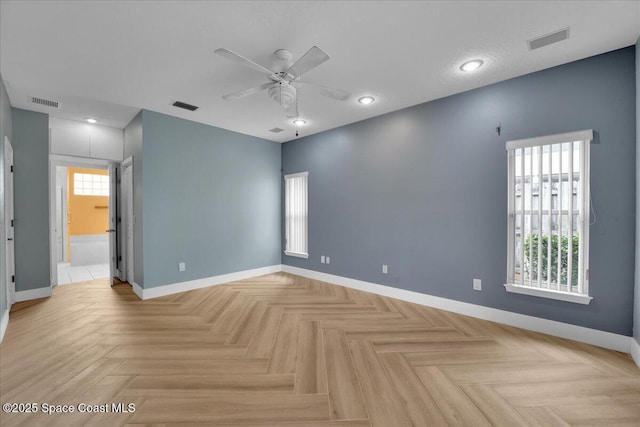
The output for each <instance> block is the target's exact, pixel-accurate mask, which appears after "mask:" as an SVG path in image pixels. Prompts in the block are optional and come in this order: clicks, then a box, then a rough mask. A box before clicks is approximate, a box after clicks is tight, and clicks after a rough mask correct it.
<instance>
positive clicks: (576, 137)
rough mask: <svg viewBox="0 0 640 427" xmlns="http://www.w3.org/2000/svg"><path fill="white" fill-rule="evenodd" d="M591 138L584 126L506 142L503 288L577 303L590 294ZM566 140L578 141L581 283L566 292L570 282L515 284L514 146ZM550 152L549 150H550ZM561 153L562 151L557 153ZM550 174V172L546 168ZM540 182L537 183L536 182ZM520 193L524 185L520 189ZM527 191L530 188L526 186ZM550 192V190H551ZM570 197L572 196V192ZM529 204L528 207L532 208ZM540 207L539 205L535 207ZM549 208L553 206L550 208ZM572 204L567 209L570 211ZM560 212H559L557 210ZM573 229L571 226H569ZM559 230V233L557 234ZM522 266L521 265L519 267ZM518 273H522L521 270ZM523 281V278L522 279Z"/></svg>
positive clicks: (583, 301)
mask: <svg viewBox="0 0 640 427" xmlns="http://www.w3.org/2000/svg"><path fill="white" fill-rule="evenodd" d="M592 140H593V130H591V129H586V130H581V131H576V132H567V133H561V134H555V135H546V136H541V137H535V138H526V139H519V140H513V141H507V142H506V146H505V148H506V151H507V174H508V182H507V280H506V283H505V284H504V287H505V290H506V291H507V292H511V293H517V294H524V295H530V296H536V297H542V298H549V299H554V300H559V301H566V302H572V303H577V304H584V305H588V304H589V303H590V302H591V300H592V299H593V297H591V296H590V295H589V226H590V208H591V192H590V187H591V182H590V181H591V168H590V163H591V141H592ZM568 142H578V143H579V144H580V157H579V161H580V181H579V188H580V187H581V189H582V199H581V200H579V202H578V209H579V222H578V227H577V228H578V231H577V233H578V235H579V236H580V237H579V255H578V260H579V267H578V270H579V271H578V275H579V289H580V285H581V289H582V292H581V293H580V292H579V291H578V292H570V289H571V284H567V289H568V291H562V290H559V288H560V286H558V290H556V289H549V288H542V287H533V286H529V285H523V284H517V283H516V280H515V278H514V276H515V261H516V254H515V243H516V241H515V239H516V215H517V212H516V207H515V199H516V197H515V190H516V182H515V181H516V179H515V173H516V172H515V170H516V169H515V157H516V155H515V150H516V149H523V155H524V149H525V148H530V147H534V148H537V147H543V146H545V145H552V144H560V143H568ZM550 155H551V154H550ZM561 156H562V155H561ZM521 173H522V176H523V177H524V176H525V175H524V173H525V172H524V170H523V171H521ZM550 175H552V172H550ZM570 182H571V183H570V191H571V192H572V193H573V180H571V181H570ZM559 184H560V185H559V186H558V191H561V189H562V187H561V185H562V171H561V172H560V181H559ZM540 185H541V184H540ZM520 191H521V192H522V194H523V195H524V188H521V190H520ZM530 191H531V190H530ZM549 191H550V192H552V191H553V185H552V183H550V186H549ZM539 193H540V194H542V190H541V189H540V190H539ZM551 194H553V193H551ZM572 197H573V196H572ZM521 203H522V204H523V206H524V203H525V200H524V196H522V199H521ZM538 203H539V204H540V205H541V203H542V200H539V201H538ZM532 208H533V206H531V207H530V209H532ZM539 209H541V208H539ZM550 209H551V211H553V210H554V209H553V208H551V207H550ZM572 209H573V208H571V209H570V211H572ZM557 210H558V211H559V212H562V211H563V209H562V206H558V209H557ZM561 215H563V214H561ZM558 223H559V224H560V226H561V225H562V218H559V221H558ZM540 230H541V231H540V233H542V229H540ZM571 232H572V233H573V230H571ZM561 233H562V232H561V231H560V232H559V235H561ZM521 234H522V241H523V244H524V230H521ZM549 235H552V233H551V230H549ZM521 268H523V267H521ZM521 274H523V273H522V272H521ZM522 283H524V279H523V281H522Z"/></svg>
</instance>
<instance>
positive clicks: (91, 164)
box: [49, 154, 120, 287]
mask: <svg viewBox="0 0 640 427" xmlns="http://www.w3.org/2000/svg"><path fill="white" fill-rule="evenodd" d="M110 164H115V165H119V164H120V162H118V161H115V160H102V159H91V158H87V157H76V156H63V155H59V154H49V263H50V270H51V275H50V278H49V280H50V282H51V287H54V286H57V285H58V258H57V257H56V252H57V247H56V246H57V245H56V167H58V166H66V167H77V168H92V169H105V170H107V169H108V168H109V165H110ZM112 191H114V189H113V188H111V186H110V187H109V193H111V192H112ZM109 215H112V213H111V212H109ZM112 250H113V249H112V248H111V244H109V254H111V253H112ZM111 280H113V278H111Z"/></svg>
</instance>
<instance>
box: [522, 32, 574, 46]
mask: <svg viewBox="0 0 640 427" xmlns="http://www.w3.org/2000/svg"><path fill="white" fill-rule="evenodd" d="M568 38H569V27H567V28H564V29H562V30H559V31H554V32H553V33H551V34H547V35H544V36H541V37H538V38H535V39H532V40H529V41H528V42H527V43H528V44H529V50H534V49H540V48H541V47H545V46H549V45H550V44H554V43H558V42H561V41H562V40H566V39H568Z"/></svg>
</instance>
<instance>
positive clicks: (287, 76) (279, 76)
mask: <svg viewBox="0 0 640 427" xmlns="http://www.w3.org/2000/svg"><path fill="white" fill-rule="evenodd" d="M215 52H216V53H217V54H218V55H220V56H223V57H225V58H227V59H230V60H232V61H235V62H238V63H240V64H243V65H244V66H247V67H249V68H251V69H253V70H255V71H258V72H260V73H262V74H264V75H266V76H267V78H268V79H269V82H267V83H264V84H261V85H260V86H255V87H252V88H248V89H243V90H240V91H237V92H233V93H229V94H227V95H224V96H223V97H222V98H224V99H226V100H234V99H240V98H244V97H245V96H249V95H253V94H254V93H257V92H261V91H263V90H268V94H269V97H270V98H271V99H273V100H274V101H275V102H277V103H278V104H280V105H281V106H282V107H283V108H284V110H285V111H286V112H287V117H289V118H296V117H299V116H300V114H299V112H298V89H299V88H300V86H301V85H310V86H315V87H317V88H319V89H320V93H321V94H322V95H324V96H327V97H329V98H333V99H337V100H339V101H346V100H348V99H349V98H350V97H351V94H350V93H349V92H347V91H344V90H340V89H334V88H330V87H326V86H321V85H318V84H315V83H311V82H307V81H303V80H301V79H300V78H301V77H302V75H303V74H304V73H306V72H307V71H309V70H312V69H314V68H316V67H317V66H318V65H320V64H322V63H323V62H325V61H327V60H328V59H329V55H327V54H326V53H325V52H324V51H323V50H322V49H320V48H319V47H318V46H313V47H312V48H311V49H309V50H308V51H307V53H305V54H304V55H302V57H300V58H299V59H298V60H297V61H296V62H295V63H293V65H290V64H291V62H292V59H293V55H292V53H291V51H289V50H287V49H278V50H276V51H275V53H274V55H275V57H276V58H278V59H279V60H280V61H281V62H282V65H283V66H282V67H281V68H282V69H281V70H276V71H273V70H270V69H268V68H267V67H263V66H262V65H260V64H257V63H255V62H253V61H251V60H250V59H247V58H245V57H244V56H242V55H238V54H237V53H235V52H232V51H230V50H228V49H224V48H220V49H216V51H215ZM280 61H278V62H280Z"/></svg>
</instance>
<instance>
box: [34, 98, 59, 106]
mask: <svg viewBox="0 0 640 427" xmlns="http://www.w3.org/2000/svg"><path fill="white" fill-rule="evenodd" d="M29 99H30V100H31V102H33V103H34V104H38V105H44V106H45V107H52V108H60V103H59V102H58V101H51V100H48V99H44V98H38V97H37V96H31V97H29Z"/></svg>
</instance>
